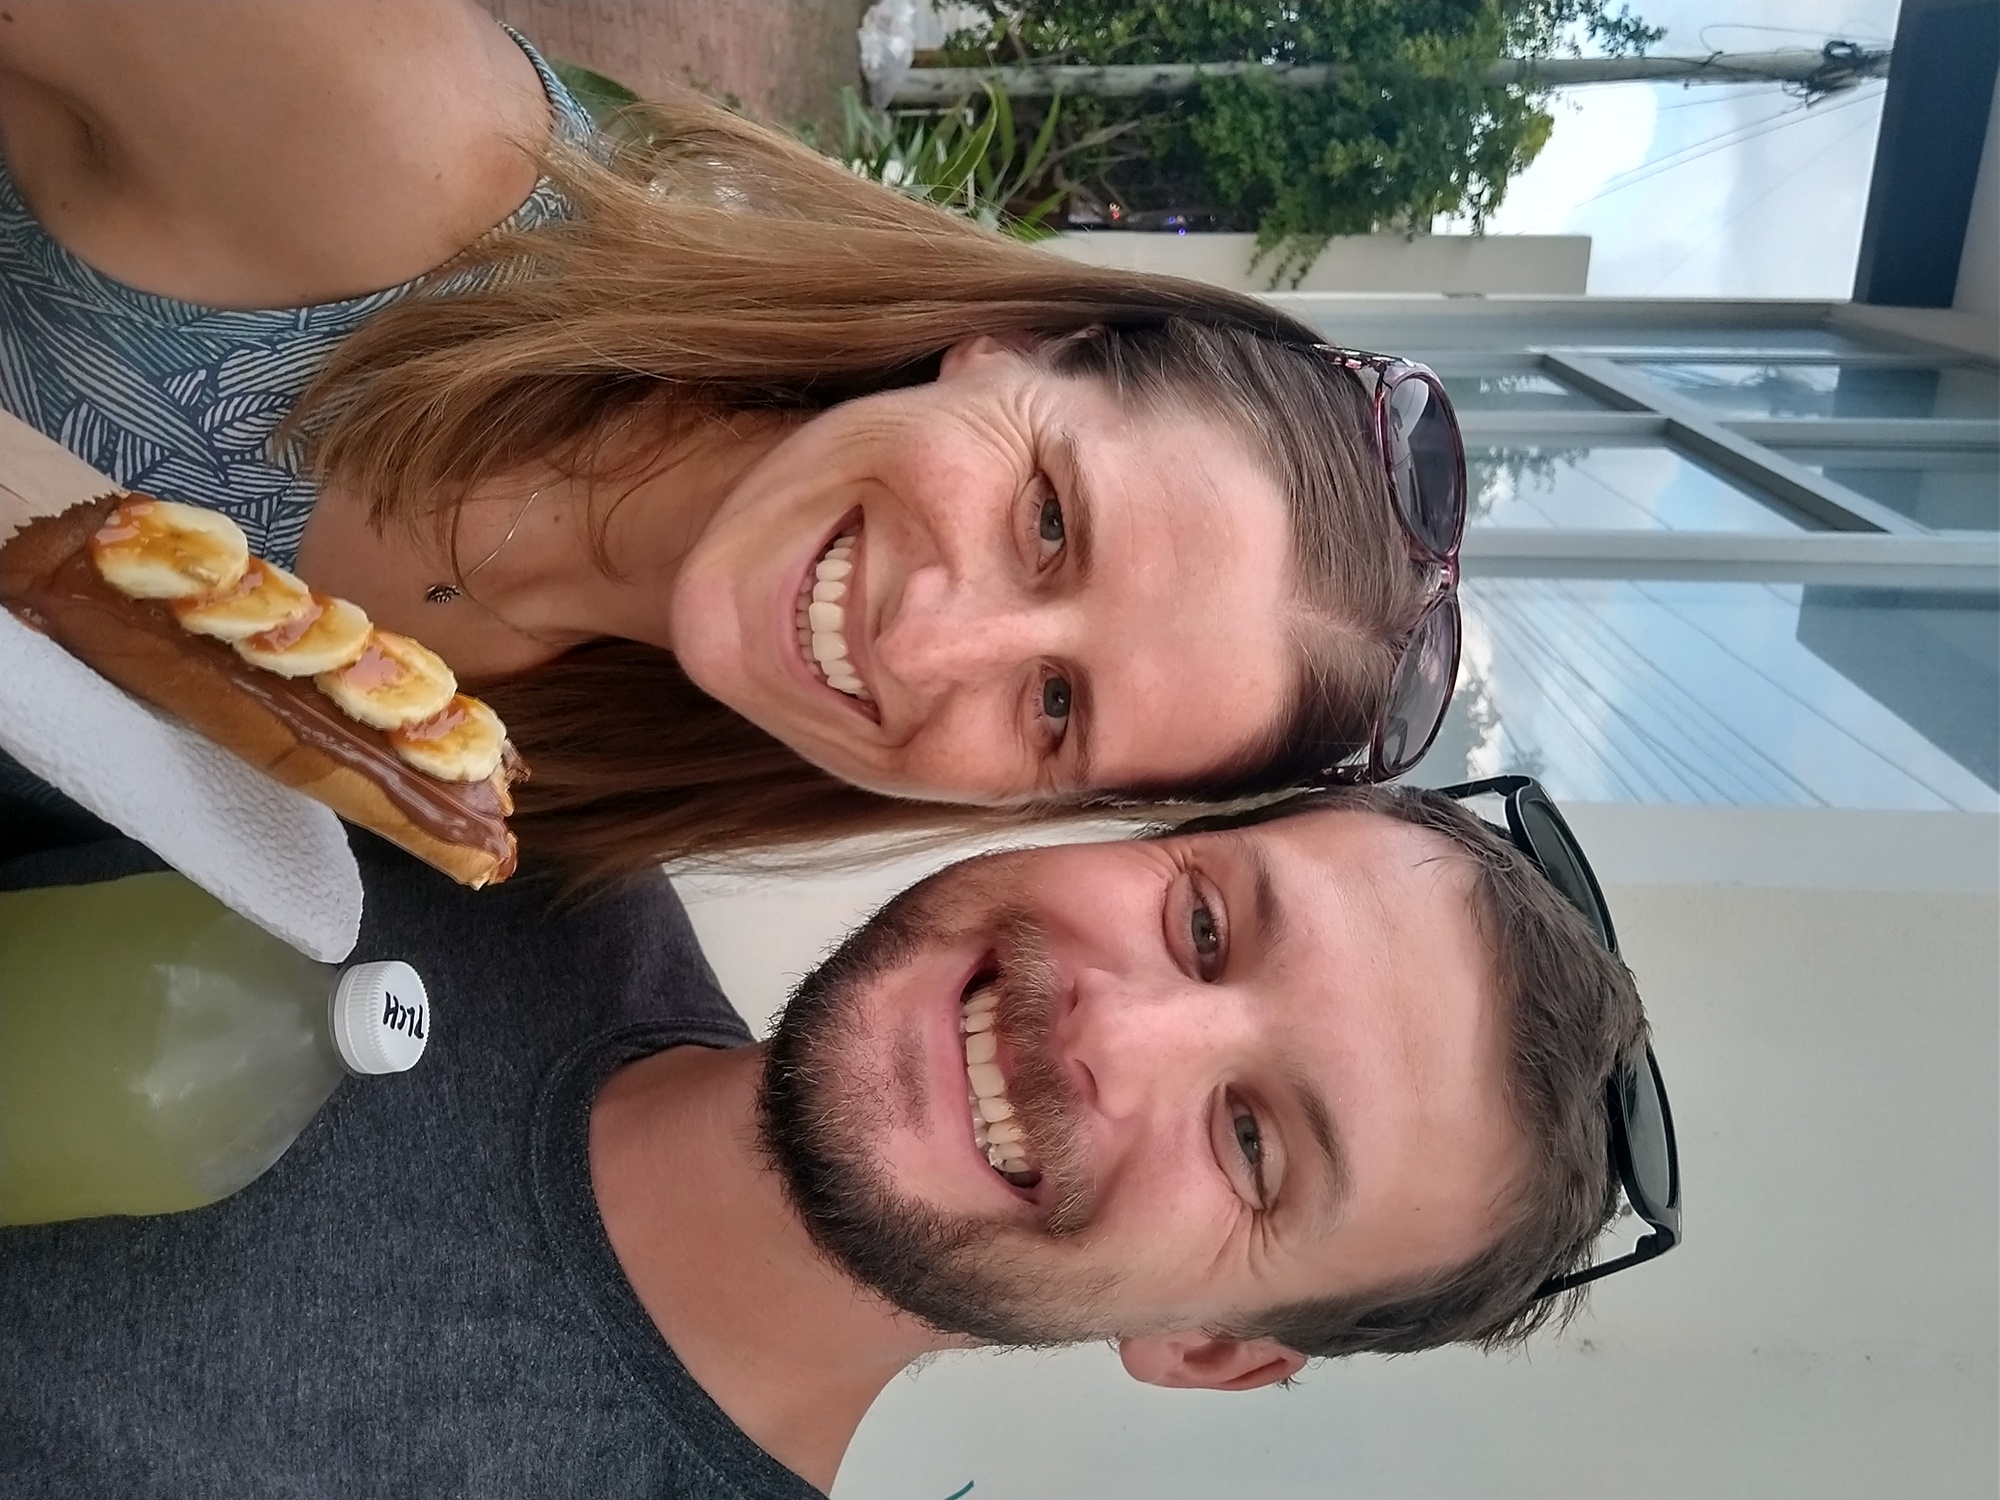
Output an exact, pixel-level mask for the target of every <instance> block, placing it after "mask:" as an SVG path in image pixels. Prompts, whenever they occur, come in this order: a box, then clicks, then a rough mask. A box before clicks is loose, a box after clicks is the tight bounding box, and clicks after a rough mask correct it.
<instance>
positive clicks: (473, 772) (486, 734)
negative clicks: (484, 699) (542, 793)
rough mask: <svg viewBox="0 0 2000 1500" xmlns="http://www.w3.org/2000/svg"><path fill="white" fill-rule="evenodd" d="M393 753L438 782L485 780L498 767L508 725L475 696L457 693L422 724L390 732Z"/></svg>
mask: <svg viewBox="0 0 2000 1500" xmlns="http://www.w3.org/2000/svg"><path fill="white" fill-rule="evenodd" d="M389 743H390V744H392V745H394V746H395V747H396V753H397V754H398V755H400V756H402V757H403V759H404V760H406V761H408V762H409V763H410V764H411V765H413V766H415V767H416V768H417V769H418V770H419V771H423V772H425V773H427V774H428V775H431V776H435V777H437V778H438V780H440V781H484V780H485V779H486V778H487V777H489V776H491V775H492V774H493V773H494V772H495V771H497V770H499V769H500V758H501V755H502V753H503V752H504V750H505V748H506V745H507V726H506V725H504V724H502V723H501V722H500V715H498V714H496V713H495V712H493V710H492V709H490V708H488V707H487V706H486V705H485V704H484V703H481V702H480V701H479V700H478V699H477V698H468V697H467V696H466V695H465V694H463V693H459V694H457V695H456V696H455V697H453V698H452V700H451V702H449V703H447V704H446V705H445V706H444V710H443V712H441V713H435V714H432V715H431V716H430V717H429V718H428V719H425V720H423V721H422V722H421V723H417V724H410V725H406V726H405V727H404V728H401V729H392V730H390V731H389Z"/></svg>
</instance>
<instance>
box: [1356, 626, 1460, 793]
mask: <svg viewBox="0 0 2000 1500" xmlns="http://www.w3.org/2000/svg"><path fill="white" fill-rule="evenodd" d="M1457 685H1458V601H1457V600H1455V599H1446V600H1444V601H1443V602H1442V603H1441V604H1439V605H1438V606H1437V607H1436V608H1434V609H1433V610H1431V612H1430V613H1429V614H1427V615H1425V616H1424V617H1423V619H1422V620H1421V621H1419V622H1418V624H1417V629H1416V633H1415V634H1414V635H1412V636H1411V637H1410V642H1409V644H1408V645H1407V646H1405V647H1404V648H1403V659H1402V660H1401V661H1400V662H1398V663H1397V664H1396V676H1395V679H1394V681H1392V682H1391V683H1390V684H1389V706H1388V708H1387V709H1386V710H1385V711H1384V712H1383V715H1382V738H1381V741H1380V743H1379V746H1378V748H1377V752H1376V753H1377V755H1378V756H1379V763H1380V772H1381V774H1382V775H1383V776H1400V775H1402V774H1403V772H1405V771H1407V770H1409V769H1410V767H1411V766H1414V765H1415V764H1416V763H1417V762H1418V761H1419V760H1421V759H1423V754H1424V752H1425V751H1426V750H1428V749H1430V747H1431V741H1432V740H1434V739H1436V738H1437V732H1438V726H1439V725H1441V724H1443V723H1444V711H1445V707H1446V705H1448V704H1449V703H1450V702H1451V693H1452V689H1453V688H1454V687H1456V686H1457Z"/></svg>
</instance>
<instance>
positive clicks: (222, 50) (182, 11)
mask: <svg viewBox="0 0 2000 1500" xmlns="http://www.w3.org/2000/svg"><path fill="white" fill-rule="evenodd" d="M547 130H548V106H547V102H546V100H545V98H544V96H543V93H542V89H541V85H540V82H539V80H538V79H537V78H536V76H535V71H534V68H533V67H532V65H530V63H529V62H528V60H527V58H526V56H525V55H524V54H523V53H522V52H521V51H520V49H519V48H518V47H516V46H515V45H514V44H513V42H512V41H511V40H510V39H509V38H508V37H507V36H506V34H505V33H504V32H502V31H501V30H500V29H499V27H497V26H496V25H494V24H493V22H492V21H491V20H490V19H489V18H488V17H487V15H486V13H485V12H483V11H481V10H480V9H479V8H478V7H477V6H475V5H474V4H472V3H471V0H122V3H119V0H0V152H4V153H5V156H6V160H7V165H8V167H9V169H10V170H11V171H12V172H13V175H14V178H15V181H16V183H17V184H18V185H19V186H20V188H21V191H22V194H23V196H24V197H25V198H26V200H27V202H28V204H29V206H30V207H31V208H32V209H33V210H34V212H35V214H36V217H37V218H38V219H40V221H41V222H42V224H43V225H44V226H45V227H46V228H47V229H48V230H49V232H50V233H51V234H53V235H54V236H55V238H56V239H57V240H59V241H60V242H61V243H62V244H63V245H65V246H66V247H68V248H69V249H70V250H72V251H73V252H75V253H76V254H77V255H79V256H81V257H82V258H83V259H84V260H86V261H88V262H89V263H90V264H91V265H94V266H96V267H97V268H98V269H100V270H102V271H105V272H107V273H108V274H110V275H112V276H115V277H117V278H119V279H120V280H122V281H126V282H129V283H131V284H133V285H135V286H138V287H141V288H144V289H145V290H147V291H151V292H157V293H160V294H162V295H165V296H170V297H178V298H182V299H185V300H187V301H192V302H203V303H209V304H214V305H219V306H227V307H285V306H298V305H303V304H307V303H313V302H326V301H332V300H334V299H337V298H341V297H347V296H354V295H357V294H359V293H362V292H369V291H375V290H377V289H379V288H382V287H385V286H393V285H395V284H396V283H397V282H400V281H404V280H407V279H408V278H410V277H412V276H415V275H417V274H419V273H421V272H423V271H426V270H429V269H430V268H431V267H433V266H435V265H437V264H439V263H440V262H442V261H444V260H446V259H448V258H449V257H450V256H451V255H452V254H453V253H454V252H456V251H458V250H459V249H461V248H463V247H464V246H465V245H467V244H469V243H470V242H471V241H472V240H473V239H475V238H477V237H478V235H479V234H481V233H482V232H483V231H485V230H486V229H488V228H490V227H491V226H492V225H494V224H495V223H497V222H499V221H500V220H501V219H503V218H505V217H506V216H507V214H508V213H509V212H511V211H512V210H513V208H514V207H515V206H516V205H517V204H518V203H519V202H520V201H521V200H522V199H523V198H524V197H526V196H527V194H528V192H529V190H530V189H531V188H532V187H533V186H534V180H535V170H534V166H533V164H532V162H531V161H530V159H529V158H527V157H526V156H525V155H524V154H523V153H522V152H521V151H520V150H519V149H518V148H517V146H516V144H515V143H516V142H520V141H527V142H536V141H540V140H541V139H543V138H544V137H545V135H546V132H547Z"/></svg>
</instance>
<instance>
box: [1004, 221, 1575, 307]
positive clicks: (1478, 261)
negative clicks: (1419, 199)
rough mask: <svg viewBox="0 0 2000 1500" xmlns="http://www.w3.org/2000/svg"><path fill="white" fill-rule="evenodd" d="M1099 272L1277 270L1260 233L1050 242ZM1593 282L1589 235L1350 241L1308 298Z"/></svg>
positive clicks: (1336, 243)
mask: <svg viewBox="0 0 2000 1500" xmlns="http://www.w3.org/2000/svg"><path fill="white" fill-rule="evenodd" d="M1043 243H1044V244H1046V245H1047V247H1048V248H1049V249H1051V250H1054V251H1055V252H1056V253H1058V254H1060V255H1066V256H1068V257H1070V259H1072V260H1080V261H1084V262H1086V263H1088V264H1090V265H1099V266H1116V267H1118V268H1119V269H1121V270H1127V271H1160V272H1164V273H1166V274H1167V275H1169V276H1186V277H1190V278H1192V279H1193V280H1195V281H1206V282H1211V283H1213V284H1215V285H1217V286H1226V287H1232V288H1234V289H1235V290H1237V291H1240V292H1261V291H1263V290H1265V289H1266V288H1267V287H1269V286H1270V285H1271V273H1272V269H1273V267H1272V265H1271V263H1269V262H1267V263H1266V264H1264V265H1263V266H1262V267H1261V268H1259V269H1257V270H1254V271H1253V270H1252V269H1251V262H1252V261H1253V260H1254V259H1255V258H1256V248H1257V237H1256V236H1255V235H1252V234H1153V233H1143V232H1139V233H1135V232H1131V231H1127V230H1122V229H1121V230H1097V231H1086V230H1072V231H1070V232H1068V233H1066V234H1060V235H1057V236H1056V237H1055V238H1053V239H1050V240H1046V241H1044V242H1043ZM1589 279H1590V236H1589V235H1587V234H1482V235H1473V234H1419V235H1414V236H1413V235H1403V234H1343V235H1336V236H1335V237H1334V238H1333V239H1332V240H1330V241H1329V242H1328V243H1327V247H1326V249H1325V250H1323V251H1321V252H1320V255H1319V258H1318V259H1317V260H1315V261H1314V262H1313V263H1312V265H1311V267H1310V268H1309V269H1308V270H1307V271H1306V273H1305V275H1304V276H1303V277H1302V278H1301V279H1300V281H1299V284H1298V287H1297V288H1296V290H1298V291H1302V292H1444V293H1450V294H1452V295H1454V296H1471V295H1484V294H1486V293H1503V292H1504V293H1522V294H1527V293H1536V294H1541V295H1560V294H1563V293H1580V292H1582V291H1583V290H1584V285H1585V283H1586V282H1587V281H1588V280H1589Z"/></svg>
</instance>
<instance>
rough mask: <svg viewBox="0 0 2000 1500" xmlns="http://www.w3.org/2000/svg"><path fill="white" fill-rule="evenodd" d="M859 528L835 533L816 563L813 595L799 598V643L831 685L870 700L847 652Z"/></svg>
mask: <svg viewBox="0 0 2000 1500" xmlns="http://www.w3.org/2000/svg"><path fill="white" fill-rule="evenodd" d="M859 529H860V528H858V527H855V528H850V529H849V530H847V531H843V532H842V533H841V534H840V535H839V536H837V537H835V538H834V539H833V543H832V545H830V546H829V547H828V548H827V549H826V551H825V553H823V554H822V555H821V557H820V560H819V562H818V563H817V564H815V565H814V567H813V585H812V595H811V597H810V598H809V599H801V600H800V601H799V617H798V619H799V646H800V648H801V649H802V650H803V651H804V652H805V653H806V657H807V659H808V660H809V661H811V662H812V663H813V664H814V665H815V666H817V667H818V668H819V669H820V672H821V674H822V675H823V676H824V677H825V678H826V681H827V685H828V686H829V687H834V688H838V689H839V690H840V691H841V692H843V693H846V694H847V695H848V696H849V697H850V698H860V699H862V700H864V701H866V700H867V699H868V697H869V693H868V689H867V688H866V687H865V686H863V685H862V681H861V674H860V673H859V672H857V671H855V670H854V663H853V662H852V661H850V660H849V659H848V653H847V588H848V580H849V579H850V578H851V577H852V576H853V574H854V538H855V534H856V532H857V531H858V530H859Z"/></svg>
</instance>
